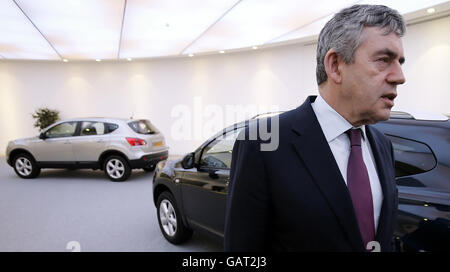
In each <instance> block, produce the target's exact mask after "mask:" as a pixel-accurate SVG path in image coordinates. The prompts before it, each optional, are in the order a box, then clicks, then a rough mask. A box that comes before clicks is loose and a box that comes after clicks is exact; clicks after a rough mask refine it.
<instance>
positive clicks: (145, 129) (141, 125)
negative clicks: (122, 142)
mask: <svg viewBox="0 0 450 272" xmlns="http://www.w3.org/2000/svg"><path fill="white" fill-rule="evenodd" d="M128 126H130V128H131V129H132V130H134V132H136V133H139V134H156V133H158V130H157V129H156V127H155V126H154V125H152V123H150V121H148V120H137V121H133V122H129V123H128Z"/></svg>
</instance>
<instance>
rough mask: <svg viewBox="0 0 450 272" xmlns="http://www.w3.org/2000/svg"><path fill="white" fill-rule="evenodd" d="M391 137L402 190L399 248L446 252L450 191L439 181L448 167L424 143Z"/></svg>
mask: <svg viewBox="0 0 450 272" xmlns="http://www.w3.org/2000/svg"><path fill="white" fill-rule="evenodd" d="M387 136H388V137H389V139H390V140H391V142H392V144H393V147H394V157H395V160H396V161H395V166H396V176H397V188H398V192H399V205H398V216H397V225H396V229H395V233H394V235H395V241H396V245H397V250H403V251H445V250H446V249H447V248H448V244H449V243H450V209H449V207H450V193H449V191H448V185H445V184H440V183H439V181H442V180H443V179H442V177H443V176H445V175H446V174H445V173H448V169H449V168H448V166H446V165H440V164H438V162H437V160H436V157H435V152H433V151H432V150H431V149H430V147H429V146H428V145H426V144H424V143H421V142H418V141H415V140H411V139H406V138H402V137H395V136H392V135H387ZM444 180H445V179H444ZM445 181H448V180H445Z"/></svg>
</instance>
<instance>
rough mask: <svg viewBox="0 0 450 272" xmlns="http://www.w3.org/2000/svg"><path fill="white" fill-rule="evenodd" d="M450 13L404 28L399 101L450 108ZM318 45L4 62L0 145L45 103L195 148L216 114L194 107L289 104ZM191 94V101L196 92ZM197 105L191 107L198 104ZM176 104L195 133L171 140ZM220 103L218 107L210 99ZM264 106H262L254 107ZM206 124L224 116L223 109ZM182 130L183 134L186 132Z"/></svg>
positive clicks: (300, 96)
mask: <svg viewBox="0 0 450 272" xmlns="http://www.w3.org/2000/svg"><path fill="white" fill-rule="evenodd" d="M449 33H450V17H446V18H442V19H438V20H434V21H430V22H425V23H421V24H417V25H413V26H411V27H408V30H407V35H406V36H405V37H404V39H403V43H404V48H405V55H406V59H407V60H406V63H405V65H404V73H405V76H406V79H407V83H406V84H404V85H403V86H400V87H399V88H398V92H399V96H398V97H397V99H396V108H409V107H412V108H419V109H425V110H432V111H438V112H441V113H446V114H450V108H449V101H450V92H449V91H450V88H449V86H450V84H449V81H448V75H449V73H448V71H447V69H446V68H447V67H446V65H447V64H448V63H450V35H449ZM315 47H316V45H315V44H314V45H308V46H303V45H289V46H280V47H275V48H269V49H264V50H254V51H246V52H240V53H233V54H222V55H211V56H203V57H194V58H176V59H159V60H152V61H133V62H101V63H96V62H69V63H62V62H31V61H6V60H2V61H0V128H1V132H0V154H4V151H5V148H6V144H7V142H8V141H9V140H11V139H15V138H19V137H28V136H33V135H36V134H37V133H38V130H37V129H35V128H33V119H32V117H31V113H32V112H34V110H35V109H37V108H38V107H42V106H46V107H50V108H55V109H58V110H60V112H61V117H62V118H71V117H81V116H83V117H84V116H114V117H126V118H127V117H129V116H130V115H131V114H132V113H133V114H134V116H135V117H136V118H137V117H143V118H149V119H150V120H152V122H153V123H154V124H155V125H156V126H157V127H158V128H159V129H160V130H161V131H162V132H163V133H164V134H165V135H166V139H167V142H168V144H169V146H170V147H171V154H184V153H187V152H189V151H191V150H193V149H195V148H196V147H197V146H198V145H199V144H200V143H201V142H202V141H203V139H205V138H207V137H208V136H209V135H210V134H211V133H212V132H209V131H205V132H204V133H202V135H198V133H195V132H196V131H198V129H202V128H203V129H205V130H207V128H208V124H209V125H211V124H214V122H217V121H218V120H217V115H216V119H211V117H208V116H199V115H198V114H197V113H196V112H195V111H198V110H199V109H200V112H199V113H200V114H202V113H203V114H206V113H207V111H208V110H214V109H215V110H222V111H225V110H226V109H227V105H236V104H239V105H243V106H249V105H254V106H266V107H268V106H270V105H278V106H279V108H280V109H282V110H286V109H291V108H294V107H296V106H298V105H300V104H301V103H302V102H303V101H304V99H305V98H306V96H308V95H310V94H316V93H317V86H316V83H315ZM195 97H196V100H194V98H195ZM199 102H201V103H202V107H200V108H198V107H196V108H195V107H193V105H194V103H197V104H198V103H199ZM179 105H186V106H187V107H188V109H191V110H192V112H191V113H192V116H191V125H190V126H188V127H190V128H191V129H192V131H191V132H192V135H191V138H193V139H191V140H176V139H175V138H176V137H177V135H176V134H174V135H172V134H173V133H172V129H174V127H175V126H176V125H179V124H180V119H179V118H180V117H176V116H171V113H172V111H173V110H175V109H180V108H179V107H178V106H179ZM212 105H217V106H218V107H216V108H214V107H211V106H212ZM260 110H262V108H260ZM219 119H221V120H219V121H222V122H219V124H217V125H218V126H217V127H216V128H215V127H214V126H213V127H212V128H211V126H209V127H210V128H211V130H210V131H215V130H219V129H220V128H222V126H224V125H229V124H230V123H229V121H230V119H227V118H226V116H222V118H219ZM185 136H188V135H185Z"/></svg>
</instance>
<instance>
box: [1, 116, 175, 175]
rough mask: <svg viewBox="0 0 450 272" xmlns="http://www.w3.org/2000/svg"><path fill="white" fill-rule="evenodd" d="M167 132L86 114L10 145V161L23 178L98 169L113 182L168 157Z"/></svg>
mask: <svg viewBox="0 0 450 272" xmlns="http://www.w3.org/2000/svg"><path fill="white" fill-rule="evenodd" d="M168 150H169V148H168V147H167V146H166V144H165V139H164V136H163V135H162V134H161V133H160V132H159V131H158V130H157V129H156V127H155V126H154V125H153V124H152V123H150V121H148V120H133V119H128V120H127V119H112V118H82V119H71V120H64V121H60V122H57V123H55V124H53V125H51V126H49V127H47V128H45V129H44V130H43V131H42V133H41V134H40V135H39V136H36V137H32V138H26V139H18V140H15V141H11V142H9V143H8V147H7V148H6V160H7V162H8V164H9V165H10V166H12V167H13V168H14V170H15V172H16V173H17V175H18V176H19V177H21V178H35V177H37V176H38V175H39V173H40V171H41V169H42V168H67V169H78V168H92V169H94V170H96V169H101V170H104V171H105V174H106V176H108V178H109V179H111V180H112V181H124V180H126V179H127V178H128V177H129V176H130V174H131V169H135V168H142V169H144V170H145V171H153V170H154V169H155V166H156V164H157V163H158V162H159V161H162V160H165V159H167V157H168V154H169V152H168Z"/></svg>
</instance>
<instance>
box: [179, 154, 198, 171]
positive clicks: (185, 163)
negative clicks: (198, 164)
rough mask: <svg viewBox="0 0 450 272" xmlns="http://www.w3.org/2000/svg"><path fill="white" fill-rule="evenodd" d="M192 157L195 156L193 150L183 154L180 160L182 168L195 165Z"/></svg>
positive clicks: (189, 167)
mask: <svg viewBox="0 0 450 272" xmlns="http://www.w3.org/2000/svg"><path fill="white" fill-rule="evenodd" d="M194 158H195V153H194V152H192V153H189V154H187V155H186V156H184V158H183V160H182V161H181V165H182V166H183V168H184V169H191V168H194V166H195V162H194Z"/></svg>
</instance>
